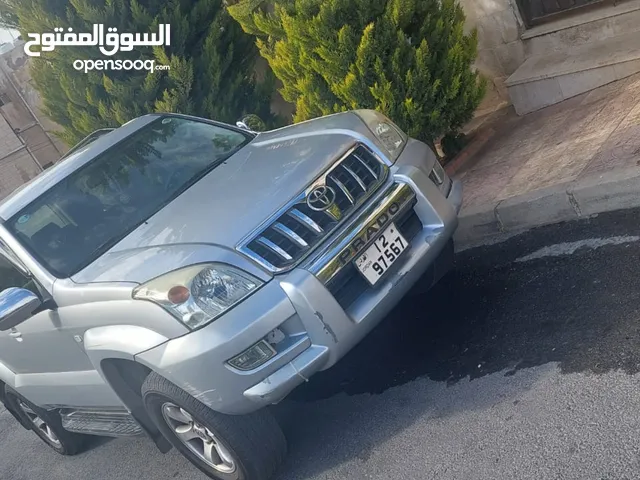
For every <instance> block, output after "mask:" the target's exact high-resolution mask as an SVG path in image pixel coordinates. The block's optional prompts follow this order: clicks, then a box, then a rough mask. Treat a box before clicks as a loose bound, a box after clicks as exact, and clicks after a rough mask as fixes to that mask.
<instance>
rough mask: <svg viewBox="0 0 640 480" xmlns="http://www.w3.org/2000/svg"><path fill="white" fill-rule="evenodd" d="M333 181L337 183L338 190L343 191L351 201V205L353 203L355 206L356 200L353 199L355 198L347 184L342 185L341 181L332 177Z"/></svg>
mask: <svg viewBox="0 0 640 480" xmlns="http://www.w3.org/2000/svg"><path fill="white" fill-rule="evenodd" d="M331 180H333V181H334V182H335V184H336V185H337V186H338V188H339V189H340V190H341V191H342V193H344V196H345V197H347V200H349V203H351V205H355V204H356V199H355V198H353V196H352V195H351V192H350V191H349V189H348V188H347V187H346V186H345V184H344V183H342V182H341V181H340V180H338V179H337V178H335V177H331Z"/></svg>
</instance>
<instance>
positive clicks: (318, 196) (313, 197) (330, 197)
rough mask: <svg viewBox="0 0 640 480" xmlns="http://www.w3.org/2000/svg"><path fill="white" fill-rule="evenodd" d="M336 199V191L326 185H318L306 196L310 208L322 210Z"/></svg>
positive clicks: (317, 210) (327, 207)
mask: <svg viewBox="0 0 640 480" xmlns="http://www.w3.org/2000/svg"><path fill="white" fill-rule="evenodd" d="M335 201H336V191H335V190H334V189H333V188H331V187H330V186H328V185H320V186H318V187H316V188H314V189H313V190H311V192H309V195H308V196H307V205H309V208H310V209H311V210H315V211H316V212H323V211H325V210H328V209H329V207H331V205H333V202H335Z"/></svg>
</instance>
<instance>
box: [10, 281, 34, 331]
mask: <svg viewBox="0 0 640 480" xmlns="http://www.w3.org/2000/svg"><path fill="white" fill-rule="evenodd" d="M41 304H42V302H41V301H40V299H39V298H38V296H37V295H35V294H34V293H33V292H30V291H29V290H26V289H24V288H16V287H12V288H7V289H6V290H3V291H2V292H0V331H3V332H4V331H6V330H10V329H12V328H14V327H15V326H16V325H19V324H21V323H22V322H24V321H25V320H27V319H28V318H29V317H31V315H33V312H34V311H35V310H36V309H37V308H38V307H39V306H40V305H41Z"/></svg>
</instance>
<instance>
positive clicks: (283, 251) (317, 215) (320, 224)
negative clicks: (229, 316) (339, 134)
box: [239, 145, 387, 271]
mask: <svg viewBox="0 0 640 480" xmlns="http://www.w3.org/2000/svg"><path fill="white" fill-rule="evenodd" d="M386 174H387V167H386V166H385V165H384V164H383V163H382V162H381V161H380V160H378V158H377V157H376V156H375V155H374V154H373V152H371V151H370V150H369V149H368V148H366V147H365V146H363V145H358V146H356V147H355V148H354V149H352V150H351V151H350V152H348V153H347V154H346V155H345V156H344V157H343V158H342V159H341V160H340V161H339V162H338V163H337V164H336V165H335V166H334V167H333V168H332V169H331V170H329V171H328V172H327V173H325V174H324V175H323V177H322V178H320V179H319V180H318V181H316V182H315V183H314V184H313V185H312V186H311V187H309V188H308V189H307V190H306V192H305V193H304V194H303V195H301V196H300V198H298V199H297V200H296V201H295V202H294V203H293V204H292V205H289V206H288V207H287V208H286V209H285V210H284V211H283V212H281V213H280V214H279V215H278V216H277V217H276V219H275V220H274V221H272V222H271V223H270V224H269V226H267V227H266V228H265V229H264V230H262V231H261V232H259V233H258V234H257V235H255V236H254V237H253V238H252V239H251V240H250V241H249V242H248V243H246V244H244V245H242V246H240V248H239V249H240V251H242V252H244V253H246V254H247V255H249V256H250V257H251V258H253V259H254V260H256V261H258V262H259V263H261V264H262V265H264V266H265V267H267V268H268V269H270V270H272V271H282V270H286V269H287V268H290V267H292V266H293V265H295V264H296V263H297V262H298V261H299V260H300V259H301V258H302V257H303V256H305V255H306V254H307V253H308V252H309V251H311V250H312V249H313V248H314V247H315V246H316V245H318V244H319V243H320V242H321V241H322V240H323V239H324V238H325V237H326V236H327V235H328V234H329V233H331V232H332V231H333V230H334V229H335V228H336V227H337V226H338V225H339V224H340V222H341V221H342V220H343V219H344V218H345V217H347V216H348V215H349V214H351V213H352V212H353V211H355V210H356V208H358V207H359V206H360V205H362V203H363V202H364V201H365V200H366V199H367V198H368V197H369V196H370V195H371V194H372V193H373V192H374V191H375V190H376V189H377V187H378V186H380V184H381V183H382V182H383V181H384V179H385V176H386ZM322 185H326V186H328V187H331V189H332V190H333V192H335V201H334V204H333V205H332V206H331V207H330V208H328V209H327V210H325V211H316V210H313V209H312V208H310V207H309V205H308V204H307V195H308V194H309V193H310V192H311V191H312V190H313V189H314V188H317V187H318V186H322Z"/></svg>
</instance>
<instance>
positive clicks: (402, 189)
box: [304, 183, 416, 285]
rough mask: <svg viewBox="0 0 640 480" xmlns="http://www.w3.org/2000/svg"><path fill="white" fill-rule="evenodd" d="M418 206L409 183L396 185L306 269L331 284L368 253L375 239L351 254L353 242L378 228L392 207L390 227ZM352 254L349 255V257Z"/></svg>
mask: <svg viewBox="0 0 640 480" xmlns="http://www.w3.org/2000/svg"><path fill="white" fill-rule="evenodd" d="M415 203H416V194H415V192H414V191H413V189H412V188H411V187H410V186H409V185H407V184H405V183H394V184H392V185H391V186H390V187H389V188H388V189H387V190H386V192H385V193H384V194H383V195H382V197H380V199H379V200H378V201H377V203H376V204H375V206H373V207H372V208H369V209H367V210H365V211H363V212H362V213H361V214H360V215H359V216H358V217H357V218H356V219H354V220H353V221H352V223H351V224H350V225H349V226H348V227H347V228H345V230H344V231H343V232H342V233H341V234H340V235H338V236H337V237H336V238H335V239H334V240H333V241H332V242H331V243H330V244H329V245H327V246H326V247H325V248H324V249H323V251H322V252H321V253H320V254H319V255H318V256H317V257H316V258H315V259H314V260H313V261H312V262H311V263H310V264H309V265H304V268H306V269H307V270H309V271H310V272H311V273H313V274H314V275H315V276H316V277H317V278H318V280H320V281H321V282H322V283H323V284H325V285H326V284H327V283H329V282H330V281H331V280H332V279H333V278H335V277H336V275H338V273H339V272H340V271H341V270H342V269H343V268H344V267H345V266H346V265H348V264H350V263H351V262H352V261H353V260H354V259H355V258H356V257H357V256H358V255H359V254H361V253H362V252H363V251H365V250H366V249H367V248H368V247H369V246H370V245H371V242H372V241H373V240H371V241H370V242H368V243H366V244H363V246H362V247H361V248H359V249H358V251H350V248H351V245H352V242H353V241H354V240H355V239H356V238H358V237H359V236H360V235H361V234H362V233H363V232H365V231H367V230H368V229H369V228H370V227H371V226H372V225H374V224H375V223H376V222H377V221H378V219H379V218H380V216H381V215H382V214H383V213H384V212H385V211H387V210H388V209H389V208H390V207H391V206H392V205H395V208H394V209H395V210H396V213H395V214H394V215H393V216H388V219H387V222H386V223H385V226H386V225H389V224H390V223H391V222H393V221H394V220H395V219H397V218H399V217H400V216H402V215H403V214H404V213H406V211H407V209H409V208H411V207H412V206H413V205H415ZM347 253H348V255H347Z"/></svg>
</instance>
